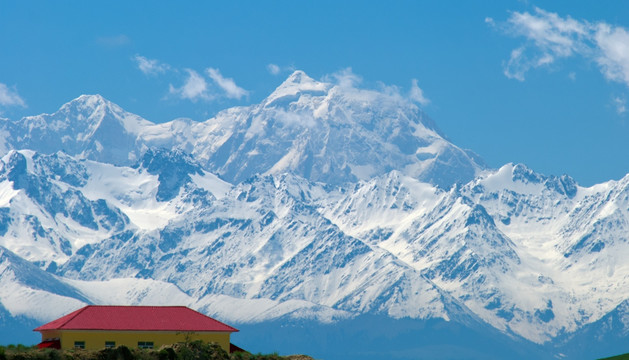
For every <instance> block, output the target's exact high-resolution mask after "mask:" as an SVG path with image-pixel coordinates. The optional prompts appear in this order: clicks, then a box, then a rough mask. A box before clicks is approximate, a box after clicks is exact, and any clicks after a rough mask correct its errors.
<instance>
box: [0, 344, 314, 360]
mask: <svg viewBox="0 0 629 360" xmlns="http://www.w3.org/2000/svg"><path fill="white" fill-rule="evenodd" d="M0 360H312V358H311V357H309V356H305V355H291V356H279V355H277V354H270V355H263V354H250V353H246V352H238V353H233V354H228V353H227V352H225V350H223V349H222V348H221V347H220V346H218V345H216V344H207V343H203V342H201V341H193V342H190V343H186V344H174V345H171V346H164V347H162V348H160V349H157V350H153V349H151V350H147V349H129V348H128V347H126V346H119V347H117V348H113V349H102V350H97V351H90V350H79V349H74V350H56V349H38V348H37V347H35V346H30V347H29V346H24V345H9V346H0Z"/></svg>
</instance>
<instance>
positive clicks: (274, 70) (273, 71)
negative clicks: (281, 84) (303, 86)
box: [266, 64, 282, 75]
mask: <svg viewBox="0 0 629 360" xmlns="http://www.w3.org/2000/svg"><path fill="white" fill-rule="evenodd" d="M266 69H267V70H268V71H269V73H271V74H272V75H278V74H279V73H280V71H282V69H280V67H279V66H277V65H275V64H269V65H267V66H266Z"/></svg>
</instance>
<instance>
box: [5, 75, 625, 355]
mask: <svg viewBox="0 0 629 360" xmlns="http://www.w3.org/2000/svg"><path fill="white" fill-rule="evenodd" d="M0 151H1V152H2V154H4V155H3V156H2V159H1V160H0V323H2V324H3V326H2V327H3V329H4V330H3V336H4V338H5V339H15V340H14V341H29V340H30V339H33V335H30V334H29V335H27V336H22V335H21V334H22V333H23V331H25V329H26V328H29V327H30V326H32V324H37V323H40V322H45V321H49V320H51V319H53V318H56V317H58V316H61V315H63V314H65V313H68V312H70V311H72V310H74V309H76V308H78V307H81V306H83V305H85V304H114V303H115V304H154V305H159V304H178V305H181V304H183V305H188V306H191V307H193V308H195V309H198V310H200V311H202V312H204V313H206V314H208V315H211V316H215V317H217V318H219V319H221V320H223V321H227V322H230V323H234V324H236V325H240V326H242V327H243V329H244V328H246V329H250V330H249V335H246V334H244V333H245V331H243V341H244V342H245V345H246V346H254V347H255V346H279V345H277V344H279V343H278V342H277V341H279V340H277V338H276V339H275V341H276V342H275V343H273V341H274V340H273V339H264V337H260V336H254V335H252V334H253V332H254V331H259V332H265V333H273V332H276V331H284V330H285V328H286V327H287V326H288V327H289V328H290V329H292V330H290V331H288V333H287V334H286V335H285V336H284V338H290V336H291V334H292V336H293V337H294V338H292V340H290V341H288V340H286V341H287V343H290V344H292V345H293V346H297V344H301V345H302V346H307V345H306V344H304V343H303V341H304V337H307V338H309V337H312V336H314V335H313V334H317V338H318V339H319V340H317V341H319V342H317V341H311V343H315V344H319V345H317V346H318V347H314V348H313V350H312V351H313V352H315V353H311V355H314V356H320V357H324V358H335V355H334V354H340V353H342V352H339V351H337V350H338V348H339V347H346V351H348V352H349V353H352V351H355V352H354V353H358V351H359V349H360V348H362V347H363V346H364V344H361V343H354V342H353V341H355V340H350V339H349V338H350V337H351V338H352V339H354V338H356V337H357V336H358V337H359V338H360V337H361V336H363V337H364V338H370V337H373V339H382V338H383V337H385V338H387V339H388V340H387V341H389V344H392V346H395V347H396V348H397V349H400V348H404V349H405V350H404V351H401V352H397V353H395V354H394V355H391V354H393V353H389V355H391V357H393V358H417V357H418V356H419V355H421V356H425V357H429V358H462V357H463V358H466V357H469V358H479V359H481V358H492V357H494V358H504V357H505V356H506V354H509V356H511V357H513V358H522V359H526V358H530V354H532V353H535V354H536V356H535V357H536V358H549V359H551V358H566V357H567V358H584V359H585V358H589V357H592V356H603V355H608V354H614V353H619V352H626V351H624V350H627V349H623V348H622V347H623V346H624V345H623V339H624V338H625V337H626V335H627V334H629V307H628V305H627V304H628V303H629V283H628V282H629V266H628V265H627V263H626V261H624V260H625V259H627V258H628V256H629V244H628V240H629V235H628V234H629V231H628V230H629V175H628V176H627V177H625V178H623V179H621V180H618V181H609V182H606V183H602V184H598V185H595V186H592V187H582V186H580V185H579V184H577V183H576V182H575V181H574V180H573V179H572V178H571V177H569V176H567V175H563V176H545V175H542V174H538V173H536V172H535V171H533V170H532V169H529V168H527V167H526V166H525V165H523V164H506V165H504V166H502V167H500V168H499V169H491V168H488V167H487V166H486V165H485V164H484V162H483V161H482V159H480V157H479V156H478V155H476V154H474V153H473V152H472V151H469V150H465V149H461V148H459V147H457V146H456V145H454V144H453V143H451V142H450V141H449V140H448V139H447V137H446V136H445V135H444V134H443V133H442V132H441V131H440V130H439V129H438V127H437V125H436V124H435V122H433V121H432V120H431V119H430V118H429V117H428V116H427V115H426V114H425V113H424V112H423V111H422V109H421V108H419V107H418V106H417V104H415V103H413V102H412V101H411V100H409V99H408V98H406V97H405V96H403V95H401V94H400V93H399V92H398V91H396V90H395V89H391V88H386V87H383V88H381V89H363V88H358V87H356V86H355V85H353V84H347V83H343V82H339V83H334V82H331V81H316V80H314V79H312V78H310V77H309V76H308V75H306V74H305V73H304V72H302V71H296V72H294V73H293V74H292V75H291V76H289V77H288V78H287V79H286V81H284V83H282V84H281V85H280V86H279V87H278V88H277V89H276V90H275V91H274V92H273V93H271V94H270V95H269V96H268V97H267V98H266V99H264V100H262V101H261V102H260V103H259V104H254V105H251V106H246V107H236V108H230V109H227V110H224V111H222V112H220V113H218V114H217V115H216V116H214V117H213V118H211V119H209V120H207V121H204V122H195V121H192V120H188V119H177V120H173V121H171V122H167V123H161V124H155V123H152V122H150V121H148V120H145V119H143V118H141V117H140V116H137V115H134V114H131V113H128V112H126V111H124V110H123V109H122V108H120V107H119V106H117V105H115V104H114V103H112V102H110V101H108V100H106V99H104V98H103V97H102V96H99V95H82V96H80V97H78V98H77V99H74V100H72V101H71V102H69V103H67V104H65V105H63V106H62V107H61V108H60V109H59V110H58V111H57V112H55V113H52V114H42V115H37V116H29V117H25V118H22V119H19V120H11V119H0ZM373 319H379V320H378V321H379V323H380V324H382V325H377V324H378V321H376V320H373ZM365 324H370V325H365ZM374 324H376V325H374ZM340 326H343V327H344V329H347V332H346V333H344V332H342V331H341V332H340V333H339V334H338V335H337V336H335V338H334V339H332V338H329V339H328V340H325V341H324V343H325V344H328V345H329V346H327V347H328V348H330V349H331V347H334V346H335V349H337V350H334V351H332V350H330V349H328V350H329V351H328V352H326V350H325V347H326V346H325V344H324V345H321V343H320V342H321V341H323V340H320V339H322V338H326V336H329V335H322V334H330V333H335V332H338V331H339V329H338V327H340ZM31 328H32V327H31ZM254 329H257V330H254ZM282 329H284V330H282ZM304 329H308V331H310V332H308V331H306V332H304ZM350 329H353V330H350ZM357 329H360V331H359V330H357ZM444 329H445V330H444ZM352 331H354V332H352ZM384 332H386V334H387V335H386V336H385V335H384ZM350 334H351V336H350ZM434 334H441V335H442V337H446V338H448V339H450V340H449V342H448V341H446V343H444V344H443V346H447V347H449V348H450V349H455V350H456V349H458V350H456V351H455V350H452V351H453V352H440V351H439V350H436V349H435V348H433V347H431V346H433V345H431V344H430V342H425V340H421V339H432V340H431V341H437V342H439V341H443V339H438V338H436V337H435V336H436V335H434ZM29 336H30V337H29ZM298 336H299V337H301V338H297V337H298ZM23 339H27V340H23ZM339 339H340V340H339ZM391 339H393V340H391ZM395 339H398V340H399V341H398V342H396V340H395ZM466 339H467V340H466ZM31 341H36V339H35V340H31ZM339 341H340V342H339ZM373 341H374V342H377V341H379V340H373ZM422 341H424V342H422ZM336 342H339V343H338V344H337V343H336ZM413 343H416V344H418V345H417V346H412V345H413ZM330 344H336V345H334V346H332V345H330ZM348 344H350V345H348ZM351 344H354V345H351ZM409 344H410V345H409ZM486 344H493V345H494V346H493V347H494V349H493V350H492V349H488V346H487V345H486ZM496 344H502V345H496ZM286 346H289V345H286ZM352 346H354V347H352ZM322 347H323V348H322ZM352 349H353V350H352ZM263 350H264V351H268V350H271V351H272V350H278V349H277V348H271V349H261V351H263ZM297 351H299V349H297ZM457 351H458V352H457ZM302 352H303V351H302ZM361 354H362V355H361V356H362V357H363V358H369V356H372V357H373V358H379V357H381V356H382V353H379V352H378V351H377V349H374V350H373V351H371V352H370V353H361ZM462 354H464V356H462Z"/></svg>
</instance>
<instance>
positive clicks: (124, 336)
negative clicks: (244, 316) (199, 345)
mask: <svg viewBox="0 0 629 360" xmlns="http://www.w3.org/2000/svg"><path fill="white" fill-rule="evenodd" d="M34 331H39V332H40V333H41V335H42V342H41V343H40V344H39V345H38V346H39V347H40V348H43V347H53V348H58V349H73V348H79V349H92V350H98V349H102V348H106V347H117V346H120V345H125V346H127V347H140V348H159V347H161V346H162V345H170V344H175V343H178V342H187V341H193V340H202V341H205V342H215V343H217V344H218V345H220V346H221V347H222V348H223V349H225V351H228V352H229V351H230V335H231V333H233V332H236V331H238V330H236V329H235V328H233V327H231V326H229V325H226V324H224V323H222V322H220V321H218V320H215V319H212V318H211V317H209V316H206V315H203V314H201V313H200V312H197V311H194V310H192V309H190V308H187V307H185V306H97V305H88V306H86V307H84V308H81V309H79V310H76V311H74V312H72V313H70V314H68V315H65V316H63V317H60V318H59V319H57V320H53V321H51V322H49V323H47V324H45V325H42V326H40V327H38V328H35V329H34Z"/></svg>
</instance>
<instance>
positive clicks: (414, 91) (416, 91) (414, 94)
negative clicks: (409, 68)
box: [408, 79, 430, 106]
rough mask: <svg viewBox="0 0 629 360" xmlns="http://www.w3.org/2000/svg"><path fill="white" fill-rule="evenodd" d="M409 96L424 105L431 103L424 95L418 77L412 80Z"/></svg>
mask: <svg viewBox="0 0 629 360" xmlns="http://www.w3.org/2000/svg"><path fill="white" fill-rule="evenodd" d="M408 97H409V98H410V99H411V100H412V101H415V102H417V103H418V104H420V105H422V106H426V105H428V104H430V100H428V99H427V98H426V97H425V96H424V91H422V89H420V88H419V86H418V85H417V79H412V80H411V90H410V91H409V94H408Z"/></svg>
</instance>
